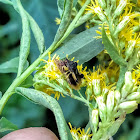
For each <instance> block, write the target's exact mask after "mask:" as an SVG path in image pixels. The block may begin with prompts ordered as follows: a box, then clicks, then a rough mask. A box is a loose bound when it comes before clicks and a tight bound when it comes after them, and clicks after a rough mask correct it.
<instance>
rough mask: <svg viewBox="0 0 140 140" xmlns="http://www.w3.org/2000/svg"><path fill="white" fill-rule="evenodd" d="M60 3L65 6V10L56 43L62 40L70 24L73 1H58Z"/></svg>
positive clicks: (55, 39)
mask: <svg viewBox="0 0 140 140" xmlns="http://www.w3.org/2000/svg"><path fill="white" fill-rule="evenodd" d="M62 1H63V2H62ZM61 2H62V3H61ZM58 3H60V5H61V4H62V5H63V4H64V5H63V6H64V8H63V15H62V19H61V23H60V25H59V28H58V30H57V33H56V35H55V38H54V43H57V42H58V41H59V40H60V39H61V38H62V36H63V35H64V33H65V32H66V29H67V28H68V26H69V24H70V20H71V12H72V6H73V0H65V1H64V0H58Z"/></svg>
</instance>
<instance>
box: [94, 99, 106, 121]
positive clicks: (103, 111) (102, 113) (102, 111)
mask: <svg viewBox="0 0 140 140" xmlns="http://www.w3.org/2000/svg"><path fill="white" fill-rule="evenodd" d="M96 101H97V104H98V108H99V114H100V118H101V120H102V121H105V120H106V105H105V103H104V102H103V96H98V97H97V98H96Z"/></svg>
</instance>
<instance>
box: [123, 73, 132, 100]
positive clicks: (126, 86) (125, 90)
mask: <svg viewBox="0 0 140 140" xmlns="http://www.w3.org/2000/svg"><path fill="white" fill-rule="evenodd" d="M133 86H134V83H133V80H132V74H131V72H130V71H127V72H126V73H125V84H124V86H123V87H122V89H121V94H122V98H125V97H126V96H127V95H128V94H129V93H130V92H131V91H132V88H133Z"/></svg>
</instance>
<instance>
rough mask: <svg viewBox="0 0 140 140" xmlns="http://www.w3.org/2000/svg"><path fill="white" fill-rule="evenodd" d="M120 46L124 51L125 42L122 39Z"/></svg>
mask: <svg viewBox="0 0 140 140" xmlns="http://www.w3.org/2000/svg"><path fill="white" fill-rule="evenodd" d="M119 46H120V48H121V50H123V49H124V48H125V41H124V40H122V39H121V40H120V42H119Z"/></svg>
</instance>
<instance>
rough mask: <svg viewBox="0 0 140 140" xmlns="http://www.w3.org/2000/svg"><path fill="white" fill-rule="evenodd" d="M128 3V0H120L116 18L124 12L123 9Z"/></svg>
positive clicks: (115, 13)
mask: <svg viewBox="0 0 140 140" xmlns="http://www.w3.org/2000/svg"><path fill="white" fill-rule="evenodd" d="M126 4H127V0H120V2H119V5H118V6H117V8H116V10H115V12H114V17H113V18H116V17H117V16H119V15H120V14H121V13H122V12H123V9H124V7H125V6H126Z"/></svg>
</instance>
